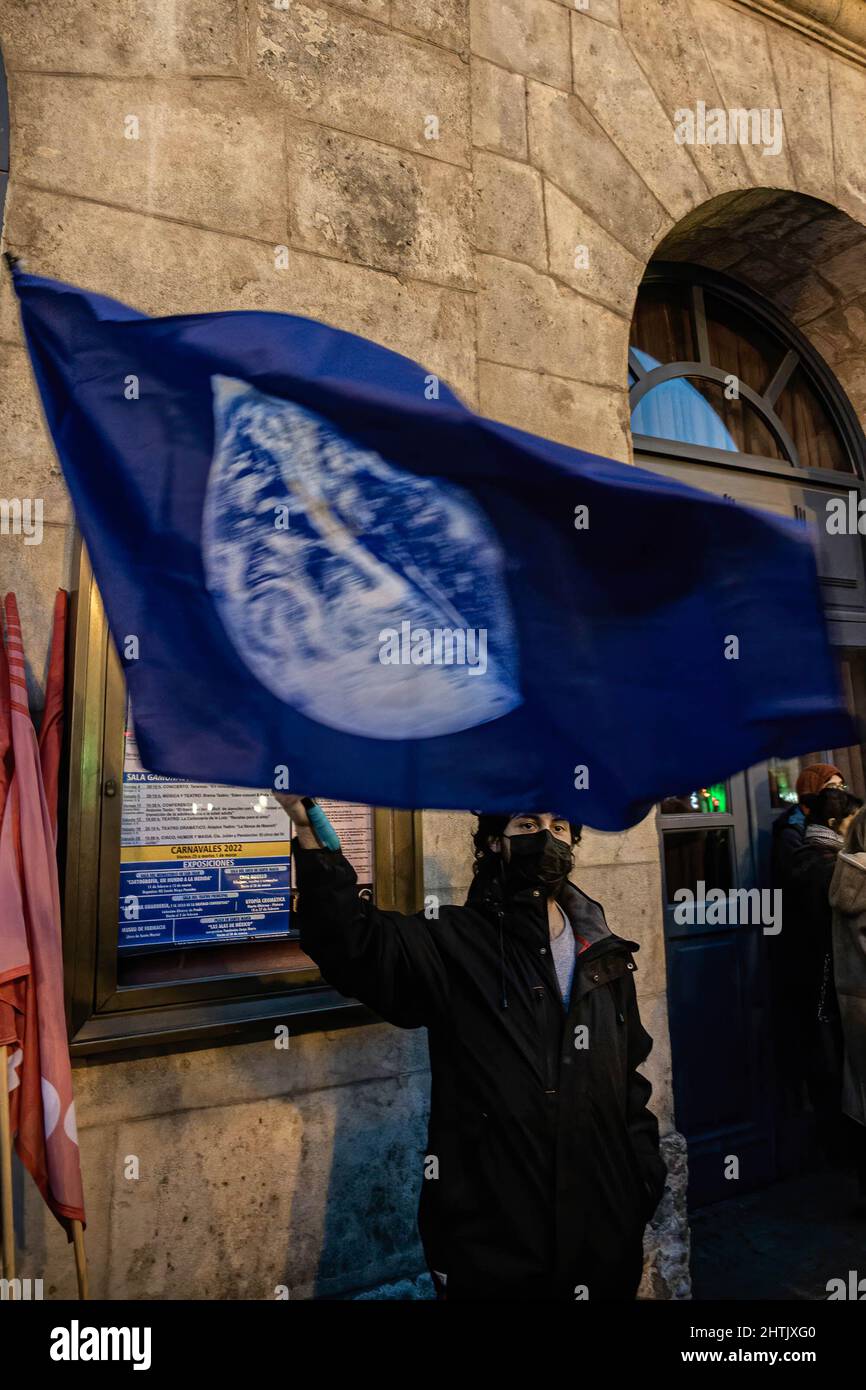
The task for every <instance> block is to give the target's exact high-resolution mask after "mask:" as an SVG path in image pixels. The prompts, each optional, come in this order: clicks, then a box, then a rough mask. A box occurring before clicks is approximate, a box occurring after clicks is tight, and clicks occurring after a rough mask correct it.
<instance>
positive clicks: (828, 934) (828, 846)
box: [782, 787, 862, 1158]
mask: <svg viewBox="0 0 866 1390" xmlns="http://www.w3.org/2000/svg"><path fill="white" fill-rule="evenodd" d="M861 804H862V803H861V801H860V799H859V797H856V796H852V795H851V793H850V792H848V791H845V790H843V789H842V788H841V787H826V788H825V790H824V791H822V792H819V793H818V795H817V796H812V797H810V798H809V819H808V822H807V825H806V831H805V834H804V836H803V843H802V844H801V845H800V847H799V849H797V850H795V851H794V853H793V854H792V856H791V867H790V876H789V884H790V891H789V893H788V895H787V897H786V898H785V900H784V903H783V917H782V924H783V925H782V931H783V933H784V932H788V933H789V941H788V946H789V948H791V947H793V949H794V951H795V953H796V957H797V959H798V962H799V966H798V970H797V972H796V974H795V975H794V976H793V978H792V980H791V983H790V988H791V990H792V993H793V999H792V1003H793V1007H794V1035H793V1037H792V1038H791V1047H792V1048H793V1049H795V1050H801V1059H800V1065H801V1070H802V1075H803V1077H804V1079H805V1081H806V1088H807V1091H808V1095H809V1099H810V1101H811V1104H812V1109H813V1111H814V1112H815V1116H816V1118H817V1121H818V1130H819V1138H820V1139H821V1141H822V1142H823V1144H824V1146H825V1149H826V1151H827V1154H828V1156H829V1157H832V1158H836V1157H838V1156H839V1155H840V1154H841V1152H842V1151H843V1148H844V1140H843V1135H842V1125H841V1091H842V1026H841V1022H840V1018H839V1009H838V1006H837V1002H836V991H835V988H834V985H833V945H832V909H831V907H830V883H831V881H832V878H833V872H834V869H835V867H836V857H837V855H838V854H839V852H840V850H841V849H842V846H843V844H844V838H845V835H846V833H847V831H848V827H849V826H850V824H851V822H852V820H853V819H854V816H855V814H856V812H857V811H858V810H859V808H860V806H861Z"/></svg>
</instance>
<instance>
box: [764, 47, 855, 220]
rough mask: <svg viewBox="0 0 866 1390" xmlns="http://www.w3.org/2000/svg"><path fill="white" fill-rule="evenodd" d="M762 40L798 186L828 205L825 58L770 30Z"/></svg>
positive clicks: (830, 173) (832, 183)
mask: <svg viewBox="0 0 866 1390" xmlns="http://www.w3.org/2000/svg"><path fill="white" fill-rule="evenodd" d="M767 35H768V38H769V43H770V53H771V57H772V62H773V71H774V73H775V75H776V82H777V84H778V90H779V101H780V104H781V107H782V111H783V113H784V122H785V130H786V132H787V139H788V153H789V154H790V157H791V162H792V164H793V167H794V169H795V170H796V174H797V186H798V188H800V189H801V190H802V191H803V192H809V193H812V194H813V195H814V196H815V197H816V198H826V199H827V200H828V201H831V202H832V201H833V200H834V199H835V196H836V179H835V174H834V169H833V115H832V111H831V109H830V82H829V75H828V62H827V57H826V55H825V54H823V53H821V52H820V51H817V52H816V50H815V45H814V44H809V43H804V42H803V41H802V40H801V39H799V38H797V37H796V36H795V35H793V34H791V33H789V32H788V31H787V30H785V29H781V28H777V27H776V26H775V25H769V26H768V28H767ZM864 77H866V74H864ZM864 87H866V82H864Z"/></svg>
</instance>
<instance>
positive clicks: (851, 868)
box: [830, 852, 866, 916]
mask: <svg viewBox="0 0 866 1390" xmlns="http://www.w3.org/2000/svg"><path fill="white" fill-rule="evenodd" d="M830 906H831V907H835V908H836V909H837V911H839V912H844V913H846V914H847V915H848V916H853V915H854V914H855V913H858V912H866V853H863V852H861V853H858V854H844V853H843V854H840V855H839V857H838V859H837V860H836V868H835V869H834V871H833V880H832V882H831V884H830Z"/></svg>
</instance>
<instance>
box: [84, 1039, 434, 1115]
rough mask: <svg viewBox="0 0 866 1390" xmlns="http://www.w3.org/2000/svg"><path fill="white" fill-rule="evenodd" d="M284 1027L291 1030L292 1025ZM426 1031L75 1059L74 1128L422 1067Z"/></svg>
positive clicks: (308, 1089) (319, 1088) (270, 1096)
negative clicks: (116, 1060)
mask: <svg viewBox="0 0 866 1390" xmlns="http://www.w3.org/2000/svg"><path fill="white" fill-rule="evenodd" d="M289 1026H290V1030H291V1025H289ZM426 1068H427V1034H426V1031H425V1030H424V1029H423V1028H422V1029H409V1028H393V1027H391V1026H390V1025H389V1024H386V1023H375V1024H365V1025H363V1026H362V1027H359V1028H339V1029H331V1030H328V1031H324V1032H310V1033H293V1032H291V1031H290V1035H289V1046H288V1048H282V1047H277V1046H275V1042H274V1041H273V1040H271V1039H261V1040H257V1041H254V1042H248V1043H245V1044H244V1045H243V1046H240V1047H232V1046H225V1047H212V1048H202V1049H201V1050H200V1051H195V1052H184V1051H181V1052H171V1053H166V1054H165V1055H164V1056H145V1057H130V1058H125V1059H124V1060H123V1061H122V1062H121V1063H120V1064H119V1065H113V1064H111V1065H107V1064H106V1063H105V1062H104V1061H101V1060H100V1059H99V1058H96V1057H93V1058H83V1059H81V1060H80V1061H76V1065H75V1069H74V1072H73V1083H74V1087H75V1100H76V1113H77V1115H78V1127H79V1130H86V1129H90V1128H92V1127H94V1126H96V1127H98V1126H100V1125H107V1124H112V1125H116V1124H119V1123H120V1122H121V1121H125V1120H130V1121H138V1120H146V1119H147V1118H148V1117H149V1116H152V1115H163V1114H173V1113H178V1114H183V1113H185V1112H187V1111H196V1110H207V1109H211V1108H212V1107H214V1106H231V1105H234V1104H246V1103H247V1102H252V1101H264V1100H269V1099H273V1098H274V1097H279V1096H285V1095H292V1096H300V1095H306V1094H307V1093H309V1092H313V1091H324V1090H327V1089H329V1088H331V1087H341V1086H346V1085H349V1084H351V1083H353V1082H356V1081H357V1082H359V1083H365V1082H368V1081H382V1080H386V1079H387V1078H389V1077H395V1076H402V1075H407V1076H408V1075H410V1074H412V1073H415V1072H422V1073H423V1072H424V1071H426Z"/></svg>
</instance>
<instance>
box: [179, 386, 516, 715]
mask: <svg viewBox="0 0 866 1390" xmlns="http://www.w3.org/2000/svg"><path fill="white" fill-rule="evenodd" d="M211 384H212V389H213V401H214V423H215V437H214V453H213V461H212V464H211V468H210V473H209V475H208V481H207V489H206V495H205V501H204V511H203V518H202V554H203V561H204V570H205V582H206V584H207V588H208V591H209V593H210V595H211V598H212V599H213V602H214V604H215V606H216V609H217V612H218V614H219V617H220V620H221V622H222V624H223V626H224V627H225V630H226V632H227V634H228V637H229V639H230V641H231V643H232V645H233V647H234V649H235V651H236V652H237V654H238V656H239V657H240V658H241V660H242V661H243V662H244V663H245V665H246V666H247V668H248V669H249V670H250V671H251V672H252V673H253V675H254V676H255V677H256V678H257V679H258V680H259V681H260V682H261V684H262V685H263V686H265V688H266V689H267V690H269V691H270V692H271V693H272V694H273V695H275V696H277V697H278V698H279V699H280V700H282V701H284V702H285V703H286V704H288V705H290V706H291V707H292V708H293V709H296V710H298V711H299V712H300V713H302V714H304V715H306V716H308V717H309V718H311V719H314V720H316V721H317V722H318V723H320V724H324V725H326V726H327V727H329V728H332V729H338V730H342V731H344V732H350V733H354V734H360V735H363V736H366V737H368V738H377V739H412V738H431V737H435V736H437V735H441V734H450V733H456V732H458V731H459V730H461V729H468V728H472V727H474V726H476V725H478V724H483V723H487V722H489V721H490V720H493V719H497V718H499V717H501V716H502V715H505V714H508V713H509V712H510V711H511V710H513V709H515V708H516V707H517V706H518V705H520V704H521V703H522V695H521V692H520V688H519V684H518V660H517V641H516V629H515V623H514V619H513V616H512V613H511V607H510V602H509V597H508V592H507V588H506V584H505V578H504V573H505V556H504V554H503V551H502V547H501V545H500V544H499V541H498V538H497V536H496V534H495V532H494V530H493V528H492V527H491V525H490V522H489V521H488V519H487V517H486V516H485V515H484V513H483V512H482V510H481V509H480V507H479V506H478V504H477V503H476V502H475V500H474V499H473V498H472V497H471V496H470V495H469V494H468V493H467V492H465V491H464V490H463V489H462V488H459V487H457V486H455V485H453V484H451V483H447V482H443V481H442V480H441V479H438V478H436V479H433V478H426V477H418V476H416V475H415V474H413V473H409V472H406V471H404V470H403V469H400V468H397V467H395V466H394V465H393V464H392V463H389V462H387V461H386V460H385V459H383V458H382V457H381V455H379V454H378V453H376V452H375V451H373V450H370V449H364V448H361V447H359V446H358V445H357V444H355V443H354V442H353V441H352V440H350V439H348V438H346V437H345V436H343V435H341V434H340V433H339V431H338V430H337V429H336V428H335V427H334V426H333V424H331V422H330V421H328V420H326V419H325V418H324V417H322V416H320V415H317V414H316V413H315V412H313V411H311V410H308V409H307V408H305V407H303V406H300V405H297V404H296V403H294V402H292V401H287V400H283V399H282V398H280V397H276V396H271V395H267V394H264V393H262V392H261V391H258V390H256V389H255V388H254V387H252V386H251V385H250V384H249V382H246V381H240V380H236V379H234V378H231V377H225V376H214V377H212V378H211ZM437 633H438V634H446V635H445V636H443V637H440V639H439V642H438V645H437V639H436V634H437ZM425 634H429V640H428V638H427V637H425ZM447 634H450V637H449V636H448V635H447ZM437 658H438V659H437Z"/></svg>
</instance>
